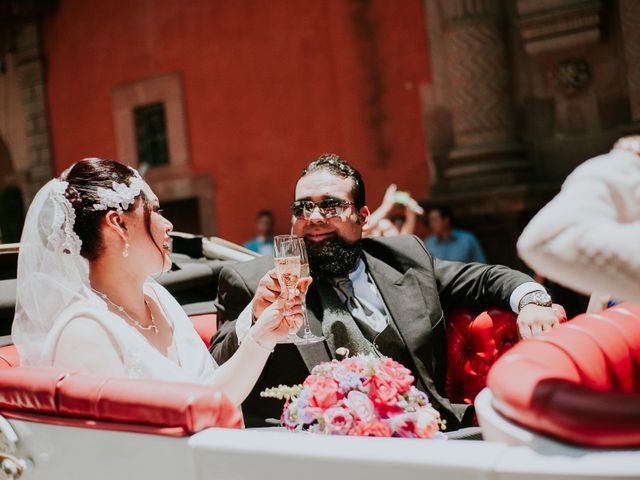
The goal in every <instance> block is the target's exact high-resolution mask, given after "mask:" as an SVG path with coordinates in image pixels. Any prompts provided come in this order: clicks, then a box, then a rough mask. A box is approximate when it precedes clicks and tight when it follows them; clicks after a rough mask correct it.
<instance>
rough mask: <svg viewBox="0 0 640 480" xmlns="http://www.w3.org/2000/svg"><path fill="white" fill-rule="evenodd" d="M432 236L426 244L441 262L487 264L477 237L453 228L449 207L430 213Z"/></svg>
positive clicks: (436, 208) (437, 208) (438, 208)
mask: <svg viewBox="0 0 640 480" xmlns="http://www.w3.org/2000/svg"><path fill="white" fill-rule="evenodd" d="M429 227H430V228H431V231H432V234H431V235H430V236H428V237H427V238H426V239H425V241H424V243H425V245H426V247H427V249H428V250H429V251H430V252H431V254H432V255H433V256H434V257H436V258H439V259H441V260H451V261H455V262H465V263H470V262H480V263H487V258H486V257H485V255H484V252H483V251H482V247H481V246H480V242H478V239H477V238H476V236H475V235H474V234H473V233H471V232H467V231H465V230H459V229H457V228H453V214H452V213H451V210H450V209H449V208H447V207H434V208H432V209H431V210H430V211H429Z"/></svg>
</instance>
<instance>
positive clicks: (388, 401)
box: [369, 377, 399, 415]
mask: <svg viewBox="0 0 640 480" xmlns="http://www.w3.org/2000/svg"><path fill="white" fill-rule="evenodd" d="M369 398H371V400H372V401H373V403H374V404H375V406H376V407H378V409H379V410H380V413H381V415H385V414H387V413H391V412H397V411H398V410H399V409H398V408H397V403H398V390H396V387H395V386H394V385H393V384H392V383H390V382H387V381H385V380H383V379H381V378H379V377H373V378H372V379H371V381H370V382H369Z"/></svg>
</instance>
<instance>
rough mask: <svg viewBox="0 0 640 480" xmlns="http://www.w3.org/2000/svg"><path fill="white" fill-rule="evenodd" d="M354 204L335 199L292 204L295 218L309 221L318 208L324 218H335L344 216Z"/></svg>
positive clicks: (301, 201) (303, 201)
mask: <svg viewBox="0 0 640 480" xmlns="http://www.w3.org/2000/svg"><path fill="white" fill-rule="evenodd" d="M351 205H353V202H346V201H344V200H338V199H335V198H328V199H326V200H320V201H319V202H312V201H311V200H298V201H295V202H293V203H292V204H291V211H292V212H293V216H294V217H296V218H298V219H304V220H309V218H311V215H313V212H314V211H315V209H316V207H317V208H318V210H319V211H320V215H322V216H323V217H324V218H333V217H338V216H340V215H342V214H343V213H344V212H345V211H346V210H347V209H348V208H349V207H350V206H351Z"/></svg>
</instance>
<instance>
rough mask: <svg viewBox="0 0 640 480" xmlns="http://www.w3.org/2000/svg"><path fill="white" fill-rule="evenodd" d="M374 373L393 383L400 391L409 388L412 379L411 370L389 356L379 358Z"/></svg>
mask: <svg viewBox="0 0 640 480" xmlns="http://www.w3.org/2000/svg"><path fill="white" fill-rule="evenodd" d="M376 374H377V376H379V377H380V378H382V379H383V380H385V381H387V382H389V383H392V384H394V385H395V387H396V388H397V390H398V391H399V392H400V393H403V392H406V391H407V390H409V387H411V384H412V383H413V380H414V379H413V375H412V374H411V370H409V369H408V368H406V367H405V366H404V365H402V364H400V363H398V362H396V361H394V360H391V359H390V358H383V359H381V360H380V362H379V363H378V366H377V368H376Z"/></svg>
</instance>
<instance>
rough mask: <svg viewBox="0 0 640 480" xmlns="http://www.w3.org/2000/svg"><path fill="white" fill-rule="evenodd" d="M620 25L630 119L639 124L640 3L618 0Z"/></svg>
mask: <svg viewBox="0 0 640 480" xmlns="http://www.w3.org/2000/svg"><path fill="white" fill-rule="evenodd" d="M618 4H619V9H620V24H621V27H622V35H623V38H624V56H625V60H626V64H627V83H628V84H629V103H630V105H631V117H632V119H633V121H634V122H640V2H639V1H638V0H620V1H619V2H618Z"/></svg>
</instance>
